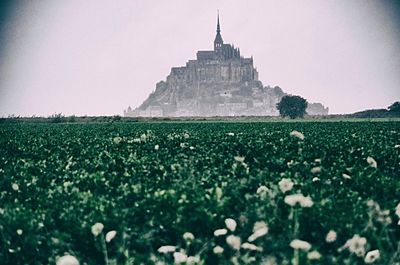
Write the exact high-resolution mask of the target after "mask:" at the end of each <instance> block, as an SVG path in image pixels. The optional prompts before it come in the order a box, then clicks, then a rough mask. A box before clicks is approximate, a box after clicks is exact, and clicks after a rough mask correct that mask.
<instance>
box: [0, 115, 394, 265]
mask: <svg viewBox="0 0 400 265" xmlns="http://www.w3.org/2000/svg"><path fill="white" fill-rule="evenodd" d="M0 136H1V137H0V186H1V189H0V192H1V193H0V261H1V262H0V263H1V264H16V265H17V264H56V263H57V264H58V265H76V264H81V265H82V264H106V263H107V264H110V265H111V264H173V263H177V264H270V265H272V264H294V265H300V264H324V265H326V264H328V265H329V264H365V263H367V264H370V263H371V264H385V265H386V264H400V244H399V242H400V223H398V222H399V218H400V204H399V203H400V178H399V177H400V176H399V173H400V123H399V122H293V123H285V122H274V123H266V122H205V123H201V122H150V123H145V122H143V123H142V122H136V123H129V122H120V123H90V124H39V123H38V124H29V123H21V124H2V125H0Z"/></svg>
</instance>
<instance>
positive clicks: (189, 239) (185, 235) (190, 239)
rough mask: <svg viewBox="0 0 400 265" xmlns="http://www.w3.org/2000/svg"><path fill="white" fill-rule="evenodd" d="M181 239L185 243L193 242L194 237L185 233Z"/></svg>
mask: <svg viewBox="0 0 400 265" xmlns="http://www.w3.org/2000/svg"><path fill="white" fill-rule="evenodd" d="M183 239H185V240H186V241H192V240H194V235H193V234H192V233H190V232H186V233H184V234H183Z"/></svg>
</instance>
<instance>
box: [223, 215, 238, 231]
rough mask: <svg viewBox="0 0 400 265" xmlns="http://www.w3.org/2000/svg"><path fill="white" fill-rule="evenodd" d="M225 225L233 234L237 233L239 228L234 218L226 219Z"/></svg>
mask: <svg viewBox="0 0 400 265" xmlns="http://www.w3.org/2000/svg"><path fill="white" fill-rule="evenodd" d="M225 225H226V228H228V229H229V230H231V231H232V232H233V231H235V229H236V226H237V224H236V221H235V220H233V219H232V218H226V219H225Z"/></svg>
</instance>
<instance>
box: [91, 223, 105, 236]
mask: <svg viewBox="0 0 400 265" xmlns="http://www.w3.org/2000/svg"><path fill="white" fill-rule="evenodd" d="M103 228H104V225H103V224H102V223H95V224H94V225H92V234H93V235H94V236H98V235H99V234H101V232H102V231H103Z"/></svg>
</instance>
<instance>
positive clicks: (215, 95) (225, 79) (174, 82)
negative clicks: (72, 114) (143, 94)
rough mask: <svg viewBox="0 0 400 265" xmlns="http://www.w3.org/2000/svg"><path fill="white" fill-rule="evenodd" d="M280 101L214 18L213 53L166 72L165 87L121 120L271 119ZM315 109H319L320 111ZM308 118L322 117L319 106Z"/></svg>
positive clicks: (280, 94) (278, 92)
mask: <svg viewBox="0 0 400 265" xmlns="http://www.w3.org/2000/svg"><path fill="white" fill-rule="evenodd" d="M284 95H285V93H284V92H283V91H282V89H280V88H279V87H274V88H272V87H269V86H267V87H264V86H263V84H262V83H261V81H259V80H258V72H257V69H256V68H255V67H254V65H253V58H252V57H251V58H245V57H243V56H241V54H240V49H239V48H235V47H234V46H233V45H231V44H227V43H224V41H223V38H222V35H221V26H220V21H219V15H218V17H217V32H216V35H215V38H214V49H213V50H208V51H198V52H197V54H196V60H189V61H188V62H187V63H186V65H185V66H182V67H173V68H171V73H170V74H169V75H168V76H167V78H166V80H165V81H160V82H159V83H157V85H156V90H155V91H154V92H153V93H151V94H150V95H149V97H148V98H147V99H146V100H145V101H144V102H143V103H142V105H140V106H139V107H138V108H137V109H135V110H132V109H131V108H130V107H129V108H128V110H126V111H124V114H125V116H139V117H179V116H233V115H235V116H236V115H257V116H265V115H269V116H276V115H278V112H277V110H276V104H277V103H278V102H279V101H280V99H281V98H282V97H283V96H284ZM319 105H320V106H319ZM319 105H318V106H317V107H316V105H315V104H314V108H313V110H312V112H315V113H310V114H327V112H328V110H327V109H326V108H324V107H323V106H322V105H321V104H319Z"/></svg>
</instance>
